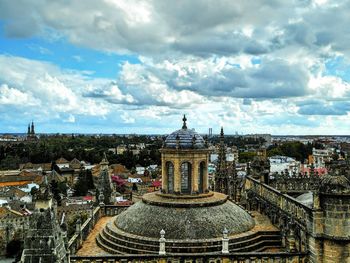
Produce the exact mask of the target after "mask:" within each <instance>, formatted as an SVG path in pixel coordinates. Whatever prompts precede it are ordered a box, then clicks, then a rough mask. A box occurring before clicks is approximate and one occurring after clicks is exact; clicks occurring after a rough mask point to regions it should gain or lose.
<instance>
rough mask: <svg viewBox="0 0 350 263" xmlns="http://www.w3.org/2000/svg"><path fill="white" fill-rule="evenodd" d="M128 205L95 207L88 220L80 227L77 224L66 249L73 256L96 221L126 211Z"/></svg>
mask: <svg viewBox="0 0 350 263" xmlns="http://www.w3.org/2000/svg"><path fill="white" fill-rule="evenodd" d="M129 206H130V205H104V206H98V207H96V208H95V209H94V210H93V211H92V210H90V211H92V213H91V214H90V216H89V218H88V219H86V220H85V222H84V223H83V224H82V225H80V224H77V226H76V231H75V233H74V235H73V236H72V238H71V239H70V240H69V241H68V249H69V251H70V253H71V254H72V255H74V254H75V253H76V252H77V251H78V249H79V248H80V247H81V246H82V244H83V242H84V241H85V240H86V239H87V237H88V235H89V233H90V232H91V230H92V229H93V228H94V226H95V224H96V223H97V221H98V220H99V219H100V218H101V217H103V216H115V215H118V214H120V213H121V212H123V211H124V210H126V209H127V208H128V207H129Z"/></svg>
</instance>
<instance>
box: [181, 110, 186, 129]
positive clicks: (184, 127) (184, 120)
mask: <svg viewBox="0 0 350 263" xmlns="http://www.w3.org/2000/svg"><path fill="white" fill-rule="evenodd" d="M182 121H183V122H184V123H183V125H182V129H184V130H186V129H187V124H186V121H187V119H186V115H185V114H184V117H183V118H182Z"/></svg>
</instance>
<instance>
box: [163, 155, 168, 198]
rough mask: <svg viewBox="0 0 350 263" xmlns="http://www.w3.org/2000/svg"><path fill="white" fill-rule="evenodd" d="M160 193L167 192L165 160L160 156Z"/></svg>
mask: <svg viewBox="0 0 350 263" xmlns="http://www.w3.org/2000/svg"><path fill="white" fill-rule="evenodd" d="M162 192H164V193H167V192H168V176H167V170H166V160H165V158H164V156H163V154H162Z"/></svg>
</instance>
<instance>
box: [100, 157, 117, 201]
mask: <svg viewBox="0 0 350 263" xmlns="http://www.w3.org/2000/svg"><path fill="white" fill-rule="evenodd" d="M108 164H109V162H108V160H107V156H106V153H104V156H103V159H102V161H101V162H100V165H101V172H100V177H99V187H98V189H99V191H100V194H99V202H100V203H104V204H106V205H108V204H111V203H114V202H115V189H114V184H113V182H112V179H111V177H110V175H109V171H108V170H109V169H108ZM101 198H103V199H104V200H100V199H101Z"/></svg>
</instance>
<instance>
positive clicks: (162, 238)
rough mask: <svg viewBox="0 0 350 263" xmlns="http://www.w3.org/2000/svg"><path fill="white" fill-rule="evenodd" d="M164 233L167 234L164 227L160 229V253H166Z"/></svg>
mask: <svg viewBox="0 0 350 263" xmlns="http://www.w3.org/2000/svg"><path fill="white" fill-rule="evenodd" d="M164 235H165V231H164V229H162V230H161V231H160V239H159V255H165V254H166V253H165V241H166V240H165V238H164Z"/></svg>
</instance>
